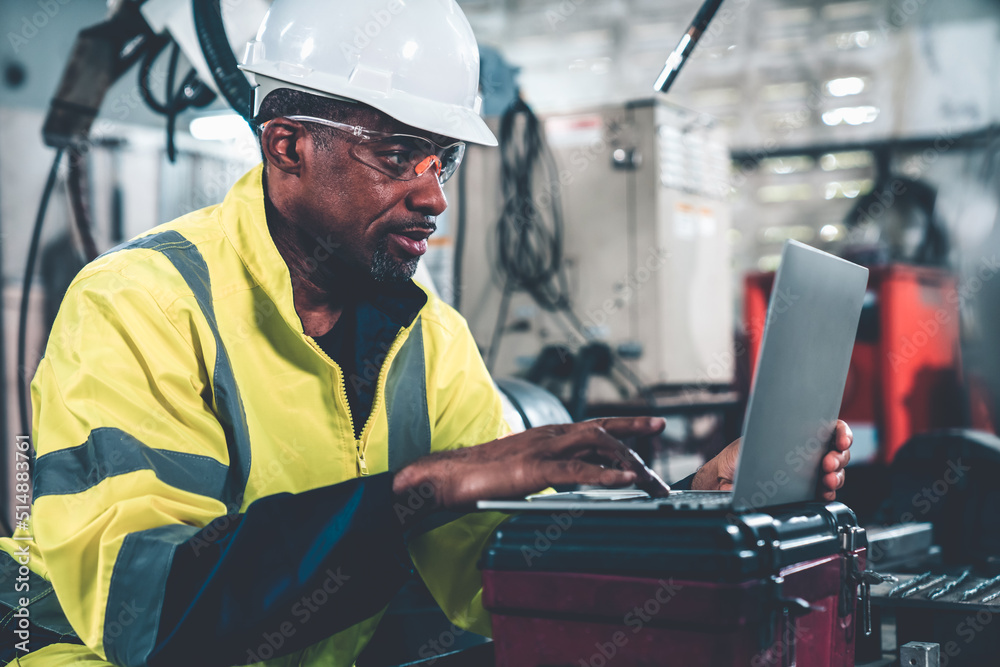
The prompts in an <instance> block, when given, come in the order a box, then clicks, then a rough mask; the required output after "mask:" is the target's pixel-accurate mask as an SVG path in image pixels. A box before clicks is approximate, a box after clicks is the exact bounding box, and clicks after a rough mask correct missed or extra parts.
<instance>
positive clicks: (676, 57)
mask: <svg viewBox="0 0 1000 667" xmlns="http://www.w3.org/2000/svg"><path fill="white" fill-rule="evenodd" d="M721 4H722V0H706V1H705V4H703V5H702V6H701V9H699V10H698V13H697V14H695V17H694V20H693V21H691V26H690V27H689V28H688V29H687V32H685V33H684V36H683V37H681V41H680V42H678V44H677V47H676V48H675V49H674V50H673V52H672V53H671V54H670V56H669V57H668V58H667V62H666V63H664V64H663V70H662V71H661V72H660V76H658V77H656V83H654V84H653V90H655V91H657V92H660V93H665V92H667V91H668V90H670V86H671V85H672V84H673V82H674V79H676V78H677V75H678V74H679V73H680V71H681V67H683V66H684V63H686V62H687V59H688V57H690V55H691V52H692V51H694V47H695V45H697V44H698V40H699V39H701V36H702V35H703V34H705V28H707V27H708V24H709V23H710V22H711V21H712V18H713V17H714V16H715V12H717V11H718V9H719V6H720V5H721Z"/></svg>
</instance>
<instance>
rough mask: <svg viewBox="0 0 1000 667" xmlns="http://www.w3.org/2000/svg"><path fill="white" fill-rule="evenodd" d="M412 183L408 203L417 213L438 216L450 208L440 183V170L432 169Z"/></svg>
mask: <svg viewBox="0 0 1000 667" xmlns="http://www.w3.org/2000/svg"><path fill="white" fill-rule="evenodd" d="M409 183H410V193H409V195H408V196H407V198H406V202H407V204H408V206H409V208H410V210H412V211H417V212H419V213H422V214H423V215H430V216H437V215H441V214H442V213H444V210H445V209H446V208H448V200H447V198H446V197H445V196H444V189H443V188H442V187H441V183H440V182H439V181H438V170H437V169H435V168H433V167H432V168H430V169H427V170H425V171H424V173H422V174H421V175H420V176H417V177H416V178H414V179H413V180H412V181H410V182H409Z"/></svg>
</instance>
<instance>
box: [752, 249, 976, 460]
mask: <svg viewBox="0 0 1000 667" xmlns="http://www.w3.org/2000/svg"><path fill="white" fill-rule="evenodd" d="M773 282H774V274H773V273H755V274H750V275H748V276H747V277H746V280H745V283H744V286H745V292H744V298H745V302H744V321H745V323H746V330H747V337H748V341H749V346H748V348H749V349H748V352H749V360H750V368H751V372H753V370H754V369H755V368H756V363H757V354H758V351H759V349H760V343H761V338H762V336H763V332H764V319H765V317H766V313H767V302H768V298H769V295H770V293H771V285H772V284H773ZM959 301H960V297H959V293H958V289H957V280H956V278H955V277H954V276H953V275H951V274H950V273H948V272H947V271H944V270H942V269H935V268H929V267H916V266H908V265H903V264H893V265H889V266H884V267H877V268H874V269H872V270H871V273H870V275H869V279H868V300H867V301H866V303H865V307H864V310H863V311H862V314H861V323H860V324H859V326H858V337H857V342H856V343H855V346H854V355H853V356H852V358H851V368H850V372H849V373H848V376H847V386H846V387H845V389H844V401H843V404H842V406H841V411H840V416H841V418H842V419H843V420H844V421H847V422H848V423H850V424H851V428H852V429H853V430H854V438H855V442H854V447H853V449H852V452H853V457H852V458H853V460H855V461H858V462H872V463H874V462H880V463H889V462H890V461H892V459H893V457H894V456H895V454H896V451H897V450H898V449H899V448H900V447H901V446H902V445H903V443H905V442H906V441H907V440H908V439H909V438H910V437H911V436H913V435H915V434H917V433H923V432H926V431H929V430H932V429H937V428H950V427H958V426H964V425H966V424H965V421H966V417H965V414H964V409H963V407H962V399H961V395H962V394H961V390H960V381H961V355H960V350H959ZM977 425H978V426H982V425H981V424H977Z"/></svg>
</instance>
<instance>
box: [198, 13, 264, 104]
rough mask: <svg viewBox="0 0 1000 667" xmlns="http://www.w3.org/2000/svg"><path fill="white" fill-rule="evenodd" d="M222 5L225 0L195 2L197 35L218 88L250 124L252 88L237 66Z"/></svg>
mask: <svg viewBox="0 0 1000 667" xmlns="http://www.w3.org/2000/svg"><path fill="white" fill-rule="evenodd" d="M221 4H222V0H211V1H210V0H191V6H192V8H193V10H194V27H195V32H197V34H198V44H199V45H200V46H201V51H202V54H203V55H204V56H205V62H207V63H208V68H209V70H210V71H211V72H212V78H213V79H214V80H215V85H216V87H217V88H218V89H219V91H220V92H221V93H222V96H223V97H225V98H226V101H227V102H229V106H231V107H232V108H233V109H235V110H236V113H238V114H239V115H240V116H242V117H243V118H244V119H245V120H247V121H249V120H250V117H251V115H252V114H251V108H250V107H251V97H250V95H251V92H252V89H251V88H250V83H249V82H248V81H247V78H246V76H245V75H244V74H243V72H241V71H240V70H239V68H238V67H237V66H236V65H237V63H236V56H234V55H233V50H232V48H231V47H230V46H229V39H228V38H227V37H226V26H225V25H224V24H223V22H222V7H221Z"/></svg>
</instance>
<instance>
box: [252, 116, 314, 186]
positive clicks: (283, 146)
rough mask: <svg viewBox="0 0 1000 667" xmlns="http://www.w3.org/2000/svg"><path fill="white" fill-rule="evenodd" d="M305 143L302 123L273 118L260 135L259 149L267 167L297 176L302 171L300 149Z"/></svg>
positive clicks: (305, 138)
mask: <svg viewBox="0 0 1000 667" xmlns="http://www.w3.org/2000/svg"><path fill="white" fill-rule="evenodd" d="M306 141H307V137H306V132H305V129H304V128H303V127H302V123H297V122H295V121H293V120H289V119H287V118H275V119H274V120H272V121H271V122H270V123H268V124H267V126H266V127H265V128H264V131H263V133H261V136H260V147H261V150H263V152H264V157H265V158H266V159H267V162H268V164H269V165H271V166H272V167H274V168H276V169H280V170H281V171H283V172H285V173H286V174H289V175H292V176H298V175H299V174H300V173H301V171H302V149H303V148H304V143H305V142H306Z"/></svg>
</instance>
